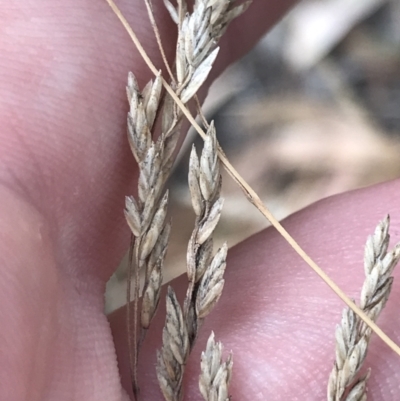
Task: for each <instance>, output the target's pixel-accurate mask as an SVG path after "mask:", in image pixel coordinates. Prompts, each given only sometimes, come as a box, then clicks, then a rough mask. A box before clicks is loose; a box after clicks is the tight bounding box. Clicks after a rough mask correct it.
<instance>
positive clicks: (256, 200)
mask: <svg viewBox="0 0 400 401" xmlns="http://www.w3.org/2000/svg"><path fill="white" fill-rule="evenodd" d="M106 1H107V3H108V4H109V5H110V7H111V9H112V10H113V12H114V13H115V15H116V16H117V17H118V19H119V20H120V21H121V24H122V25H123V26H124V28H125V30H126V31H127V33H128V34H129V36H130V37H131V39H132V42H133V43H134V44H135V46H136V48H137V49H138V51H139V53H140V55H141V56H142V58H143V60H144V61H145V63H146V64H147V65H148V67H149V69H150V70H151V71H152V72H153V73H154V74H157V73H158V71H157V69H156V67H155V66H154V64H153V63H152V61H151V60H150V58H149V56H148V55H147V53H146V51H145V50H144V48H143V46H142V45H141V43H140V41H139V39H138V38H137V36H136V34H135V32H134V31H133V29H132V27H131V26H130V25H129V23H128V21H127V20H126V19H125V17H124V16H123V15H122V13H121V11H120V10H119V9H118V7H117V6H116V4H115V3H114V1H113V0H106ZM162 84H163V86H164V88H165V89H166V90H167V92H168V93H169V95H170V96H171V97H172V99H173V100H174V102H175V103H176V104H177V105H178V106H179V108H180V109H181V110H182V112H183V114H184V115H185V116H186V118H187V119H188V120H189V122H190V123H191V125H192V126H193V127H194V128H195V129H196V131H197V132H198V133H199V135H200V136H201V137H202V138H203V139H205V138H206V134H205V132H204V131H203V130H202V129H201V127H200V126H199V124H197V122H196V120H195V119H194V118H193V116H192V115H191V113H190V111H189V110H188V109H187V108H186V107H185V105H184V104H183V103H182V102H181V101H180V99H179V97H178V96H177V95H176V93H175V91H174V90H173V89H172V88H171V86H170V85H168V83H167V82H166V81H165V80H163V81H162ZM218 157H219V158H220V160H221V163H222V164H223V166H224V167H225V169H226V171H227V173H228V174H229V175H230V176H231V177H232V179H233V180H234V181H235V182H236V183H237V184H238V186H239V187H240V188H241V189H242V191H243V193H244V194H245V196H246V197H247V198H248V200H249V201H250V202H251V203H252V204H253V205H254V206H255V207H256V208H257V209H258V210H259V211H260V213H261V214H262V215H263V216H264V217H265V218H266V219H267V220H268V221H269V222H270V223H271V224H272V225H273V226H274V227H275V229H276V230H277V231H278V232H279V233H280V234H281V236H282V237H283V238H284V239H285V240H286V241H287V242H288V243H289V245H290V246H291V247H292V248H293V249H294V250H295V252H296V253H297V254H298V255H299V256H300V257H301V258H302V259H303V260H304V261H305V262H306V263H307V264H308V265H309V266H310V267H311V268H312V269H313V270H314V271H315V273H316V274H317V275H318V276H319V277H320V278H321V279H322V280H323V281H324V282H325V283H326V284H327V285H328V286H329V287H330V288H331V290H332V291H333V292H334V293H335V294H336V295H337V296H338V297H339V298H340V299H341V300H342V301H343V302H344V303H345V304H346V305H347V306H348V307H349V308H350V309H352V310H353V311H354V313H356V314H357V315H358V316H359V317H360V318H361V319H362V320H363V321H364V322H365V323H366V324H367V325H368V326H369V327H370V328H371V330H372V331H373V332H374V333H375V334H376V335H377V336H378V337H379V338H380V339H381V340H382V341H383V342H384V343H385V344H386V345H387V346H388V347H390V348H391V349H392V350H393V351H394V352H395V353H396V354H397V355H399V356H400V347H399V346H398V345H397V344H396V343H395V342H394V341H393V340H392V339H391V338H390V337H389V336H388V335H387V334H385V333H384V331H383V330H382V329H381V328H379V326H378V325H376V324H375V323H374V322H373V321H372V320H371V319H370V318H369V317H368V316H367V315H366V314H365V313H364V312H363V311H362V310H361V309H360V308H359V307H358V306H357V305H356V304H355V303H354V302H353V301H352V300H351V299H350V298H349V297H348V296H347V295H346V294H345V293H344V292H343V291H342V290H341V289H340V288H339V286H338V285H337V284H336V283H335V282H334V281H333V280H332V279H331V278H330V277H329V276H328V275H327V274H326V273H325V272H324V271H323V270H322V268H321V267H320V266H318V265H317V263H315V262H314V261H313V260H312V259H311V258H310V256H309V255H308V254H307V253H306V252H305V251H304V250H303V249H302V248H301V247H300V245H299V244H298V243H297V242H296V241H295V239H294V238H293V237H292V236H291V235H290V234H289V233H288V232H287V231H286V230H285V228H284V227H283V226H282V225H281V224H280V223H279V221H278V220H277V219H276V218H275V216H274V215H273V214H272V213H271V212H270V211H269V209H268V208H267V207H266V206H265V205H264V204H263V202H262V201H261V199H260V197H259V196H258V195H257V193H256V192H255V191H254V190H253V189H252V188H251V186H250V185H249V184H248V183H247V182H246V181H245V180H244V179H243V177H241V175H240V174H239V173H238V172H237V171H236V169H235V168H234V167H233V166H232V164H231V163H230V162H229V160H228V159H227V157H226V156H225V154H224V152H223V151H222V149H221V148H218Z"/></svg>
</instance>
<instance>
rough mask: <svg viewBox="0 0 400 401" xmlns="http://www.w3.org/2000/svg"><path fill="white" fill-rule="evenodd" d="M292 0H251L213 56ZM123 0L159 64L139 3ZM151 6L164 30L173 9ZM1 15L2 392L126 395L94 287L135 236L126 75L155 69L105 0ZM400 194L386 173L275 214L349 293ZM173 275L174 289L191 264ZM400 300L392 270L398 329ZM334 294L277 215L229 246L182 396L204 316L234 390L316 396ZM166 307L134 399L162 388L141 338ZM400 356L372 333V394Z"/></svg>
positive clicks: (116, 399)
mask: <svg viewBox="0 0 400 401" xmlns="http://www.w3.org/2000/svg"><path fill="white" fill-rule="evenodd" d="M155 3H157V4H160V3H161V2H155ZM291 3H292V1H289V0H287V1H281V0H271V1H268V2H265V1H264V0H258V1H255V4H254V5H253V6H252V8H250V10H249V12H248V13H247V14H246V15H244V16H243V17H242V18H241V20H240V21H237V22H236V23H235V24H234V25H233V26H232V29H231V30H230V31H229V36H228V37H227V38H226V39H225V40H224V42H223V50H222V52H221V54H220V58H219V61H218V66H217V67H216V70H217V72H221V71H222V69H223V68H224V67H225V66H226V65H228V64H229V63H230V62H231V61H232V60H234V59H236V58H237V57H239V56H240V55H241V54H243V53H244V52H245V51H246V50H247V49H249V48H250V47H251V45H252V44H253V43H254V42H255V40H256V39H257V38H258V37H259V36H260V35H261V34H262V32H264V31H265V30H267V29H268V28H269V27H270V26H271V25H272V24H273V23H274V22H275V21H276V20H277V19H278V18H279V17H280V16H281V15H282V14H283V13H284V12H285V10H286V9H287V8H288V7H289V5H290V4H291ZM120 6H121V9H122V11H123V12H124V13H125V15H126V17H127V18H128V20H129V21H130V23H131V24H132V26H133V28H134V29H135V31H136V32H137V33H138V34H139V36H140V39H141V40H142V41H143V45H144V46H145V48H146V49H147V51H148V52H149V54H150V56H152V58H153V60H154V62H155V64H156V65H158V66H161V62H160V58H159V56H158V51H157V49H156V46H155V42H154V40H153V35H152V32H151V29H150V27H149V25H148V23H147V19H146V14H145V8H144V5H143V3H142V2H141V1H140V0H131V1H130V2H127V1H125V2H120ZM156 11H157V12H156V14H157V18H158V20H160V21H161V23H160V30H161V33H162V36H163V38H165V39H164V41H165V43H167V42H168V38H172V32H173V25H172V24H171V23H170V22H168V17H167V15H166V14H165V12H164V11H162V7H161V8H160V9H156ZM0 15H1V16H2V18H1V20H2V23H1V25H0V30H1V33H0V37H1V40H0V54H1V70H0V71H1V74H0V102H1V107H0V127H1V129H0V163H1V168H0V179H1V180H0V182H1V184H0V202H1V214H0V237H1V239H0V248H1V251H0V257H1V270H0V272H1V274H0V299H1V308H0V399H2V400H9V401H25V400H26V401H28V400H29V401H37V400H40V401H47V400H58V401H64V400H85V401H98V400H106V401H122V400H124V401H126V400H128V399H129V398H128V395H127V392H126V389H129V378H128V370H127V364H126V360H127V358H126V344H127V342H126V333H125V319H124V311H117V312H116V313H115V314H114V315H112V316H110V317H109V318H107V317H106V316H104V314H103V303H104V300H103V293H104V286H105V283H106V281H107V279H108V278H109V277H110V275H111V274H112V272H113V270H114V269H115V267H116V266H117V264H118V262H119V260H120V258H121V256H122V254H123V252H124V251H125V250H126V248H127V246H128V243H129V232H128V229H127V226H126V224H125V223H124V218H123V213H122V210H123V204H124V196H125V195H127V194H131V193H133V192H134V191H135V181H136V176H137V168H136V166H135V164H134V162H133V157H132V156H131V154H130V151H129V148H128V146H127V140H126V134H125V120H126V112H127V104H126V100H125V92H124V90H125V88H124V86H125V82H126V76H127V72H128V71H129V70H132V71H134V72H135V74H136V75H137V76H138V78H139V81H140V83H141V84H143V83H145V82H146V81H147V80H148V79H150V77H151V74H150V72H149V71H148V69H147V67H146V66H145V65H144V63H143V62H142V61H141V60H140V57H139V56H138V53H137V52H136V51H135V49H134V47H133V45H132V44H131V42H130V41H129V38H128V36H127V35H126V33H125V32H124V30H123V28H122V27H121V26H120V24H119V22H118V20H117V19H116V18H115V16H114V15H113V14H112V12H111V9H110V8H109V7H108V5H107V4H106V3H105V2H102V1H98V2H93V1H89V0H71V1H69V2H61V1H59V2H57V1H55V2H54V1H52V2H50V1H46V0H36V1H28V0H25V1H24V2H21V1H15V0H14V1H8V2H3V3H2V4H1V6H0ZM171 50H172V48H171V47H168V46H166V51H167V54H169V55H171ZM399 205H400V181H393V182H389V183H385V184H382V185H379V186H375V187H372V188H367V189H364V190H361V191H357V192H352V193H348V194H344V195H340V196H337V197H334V198H330V199H327V200H325V201H322V202H319V203H317V204H315V205H312V206H310V207H309V208H307V209H306V210H304V211H301V212H300V213H297V214H296V215H294V216H292V217H290V218H289V219H287V220H286V221H284V226H285V227H286V228H287V229H288V230H289V232H291V233H292V235H293V236H294V237H295V238H296V239H297V240H298V241H299V243H300V244H301V245H302V246H303V247H304V248H305V250H306V251H307V252H308V253H309V254H310V255H311V256H312V257H313V258H314V259H315V260H316V261H317V262H319V263H320V264H321V266H322V267H323V268H324V269H325V270H326V271H327V272H328V274H330V275H331V276H332V278H333V279H334V280H335V281H336V282H337V283H338V284H339V285H340V286H341V287H342V288H343V289H344V290H345V291H346V292H347V293H348V294H349V295H351V296H352V297H357V296H358V293H359V289H360V287H361V283H362V281H363V268H362V258H363V246H364V243H365V240H366V237H367V235H368V234H370V233H371V232H372V231H373V229H374V227H375V225H376V224H377V223H378V221H379V220H380V219H381V218H383V216H384V215H385V214H386V213H390V214H391V216H392V225H391V233H392V240H393V241H392V242H396V241H399V240H400V208H399ZM260 218H261V216H260ZM395 275H396V276H398V274H395ZM173 285H174V286H175V287H176V288H180V290H178V292H179V291H180V292H181V293H183V291H184V289H185V279H184V278H181V279H179V280H178V281H176V282H174V283H173ZM399 302H400V290H399V285H398V284H397V281H396V282H395V284H394V287H393V293H392V296H391V299H390V301H389V304H388V306H387V308H386V310H385V311H384V313H383V315H382V317H381V319H380V321H379V322H380V324H381V326H382V328H383V329H384V330H385V331H386V332H387V334H389V336H390V337H392V338H393V339H394V340H395V341H397V342H398V341H399V339H400V322H399V319H398V313H397V308H396V305H398V303H399ZM342 307H343V305H342V303H341V302H340V301H339V300H338V298H337V297H336V296H335V295H334V294H333V293H332V292H331V291H330V290H329V289H328V287H327V286H326V285H325V284H323V283H322V282H321V281H320V279H319V278H318V277H317V276H316V275H315V274H314V273H313V272H312V271H311V270H310V269H309V268H308V267H307V266H306V265H305V264H304V263H303V262H302V261H301V260H300V259H299V258H298V256H296V254H295V253H294V252H293V251H292V250H291V249H290V248H289V247H288V245H287V244H286V243H285V242H284V241H283V240H282V239H281V238H280V237H279V235H278V234H277V233H276V232H275V231H274V230H273V229H268V230H265V231H263V232H261V233H260V234H258V235H257V236H255V237H252V238H250V239H249V240H247V241H245V242H244V243H242V244H241V245H239V246H237V247H235V248H233V249H232V250H230V252H229V258H228V269H227V273H226V287H225V290H224V294H223V296H222V298H221V300H220V302H219V304H218V306H217V308H216V310H215V311H214V312H213V313H212V315H211V316H210V317H209V318H207V321H206V323H205V324H204V326H203V327H202V331H201V335H200V337H199V340H198V347H197V348H196V350H195V352H194V355H193V358H191V362H190V363H189V365H188V370H187V373H188V380H187V388H186V394H190V396H189V395H188V396H187V399H190V400H200V395H199V393H198V391H197V376H198V366H199V352H200V349H203V348H204V347H205V341H206V338H207V337H208V335H209V333H210V331H211V330H214V332H215V334H216V338H217V340H221V341H222V342H223V343H224V344H225V348H226V349H228V350H229V349H232V350H233V352H234V377H233V383H232V387H231V390H232V391H231V392H232V395H233V399H236V400H240V399H246V400H267V399H269V400H276V401H279V400H297V399H298V400H321V399H324V397H325V391H326V390H325V389H326V382H327V378H328V374H329V372H330V369H331V367H332V363H333V358H334V328H335V325H336V323H337V322H338V321H339V319H340V313H341V309H342ZM162 313H163V308H161V310H160V313H159V315H158V317H157V320H158V322H159V323H156V324H155V325H154V327H153V330H152V332H151V333H150V335H149V338H148V339H149V341H148V343H147V346H146V347H145V349H144V350H143V353H142V355H141V364H140V371H141V372H142V373H141V374H140V383H141V388H142V393H141V395H142V399H143V400H161V399H162V397H161V394H160V392H159V390H158V388H157V384H156V379H155V375H154V363H155V356H154V353H152V352H150V350H151V349H154V348H155V347H159V345H160V344H159V337H160V334H159V333H160V329H161V324H162V321H163V317H162ZM110 323H111V329H110ZM116 352H117V354H118V358H119V365H118V364H117V360H116ZM399 363H400V359H399V357H398V356H396V355H395V354H394V353H393V352H392V351H390V350H389V349H388V348H387V347H386V346H385V345H384V344H383V343H382V342H381V341H378V340H374V341H373V342H372V347H371V350H370V353H369V357H368V359H367V365H368V366H371V367H372V369H373V371H372V376H371V380H370V393H369V400H386V401H390V400H395V399H397V394H398V386H399V384H398V383H399V373H398V369H397V368H396V367H398V366H399ZM120 377H122V380H121V379H120ZM128 391H129V390H128Z"/></svg>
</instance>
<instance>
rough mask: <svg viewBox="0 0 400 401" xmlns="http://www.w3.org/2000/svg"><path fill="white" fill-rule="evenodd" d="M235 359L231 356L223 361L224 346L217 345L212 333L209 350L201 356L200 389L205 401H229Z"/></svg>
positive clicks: (208, 343)
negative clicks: (229, 388) (229, 387)
mask: <svg viewBox="0 0 400 401" xmlns="http://www.w3.org/2000/svg"><path fill="white" fill-rule="evenodd" d="M232 365H233V359H232V354H230V355H229V356H228V358H227V360H226V361H225V362H223V361H222V344H221V343H220V342H218V343H216V342H215V340H214V333H213V332H212V333H211V335H210V337H209V338H208V341H207V348H206V350H205V351H204V352H202V354H201V364H200V368H201V374H200V379H199V388H200V392H201V395H202V396H203V398H204V400H205V401H228V400H229V395H228V386H229V382H230V379H231V376H232Z"/></svg>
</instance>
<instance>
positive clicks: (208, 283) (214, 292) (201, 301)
mask: <svg viewBox="0 0 400 401" xmlns="http://www.w3.org/2000/svg"><path fill="white" fill-rule="evenodd" d="M227 253H228V246H227V245H226V243H225V244H224V246H223V247H222V248H221V249H220V250H219V251H218V252H217V253H216V254H215V256H214V259H213V261H212V262H211V264H210V266H209V268H208V269H207V270H206V272H205V273H204V275H203V278H202V279H201V282H200V285H199V288H198V292H197V297H196V312H197V316H198V318H199V319H204V318H205V317H206V316H207V315H208V314H209V313H210V312H211V310H212V309H213V308H214V305H215V304H216V303H217V302H218V300H219V298H220V296H221V293H222V289H223V288H224V279H223V276H224V273H225V267H226V254H227Z"/></svg>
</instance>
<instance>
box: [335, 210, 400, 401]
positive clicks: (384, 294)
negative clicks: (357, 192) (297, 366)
mask: <svg viewBox="0 0 400 401" xmlns="http://www.w3.org/2000/svg"><path fill="white" fill-rule="evenodd" d="M389 239H390V236H389V216H387V217H386V218H385V219H384V220H383V221H381V222H380V223H379V225H378V226H377V227H376V229H375V232H374V234H373V235H372V236H370V237H369V238H368V240H367V243H366V246H365V254H364V270H365V275H366V278H365V281H364V285H363V288H362V291H361V302H360V307H361V308H362V310H363V311H364V312H365V313H366V314H367V315H368V316H369V317H370V318H371V319H372V320H373V321H376V320H377V318H378V316H379V314H380V313H381V311H382V309H383V308H384V307H385V304H386V302H387V300H388V298H389V294H390V290H391V287H392V282H393V277H391V274H392V272H393V269H394V267H395V266H396V264H397V263H398V261H399V259H400V244H397V245H396V246H395V247H394V249H393V250H392V251H390V252H387V249H388V245H389ZM371 334H372V331H371V329H370V328H369V327H368V326H367V325H366V324H365V323H364V322H363V321H362V320H361V319H360V318H359V317H358V316H357V315H356V314H355V313H354V312H353V311H352V310H351V309H345V310H344V311H343V315H342V321H341V324H340V325H339V326H338V327H337V328H336V361H335V366H334V368H333V370H332V372H331V375H330V377H329V383H328V401H342V400H346V401H350V400H352V401H353V400H363V401H365V400H366V399H367V395H366V388H367V380H368V378H369V373H368V374H367V375H366V376H364V377H363V378H361V379H359V380H358V381H357V382H356V383H355V384H354V383H353V382H354V379H355V378H356V375H357V373H358V372H359V370H360V369H361V367H362V364H363V362H364V359H365V357H366V355H367V350H368V344H369V340H370V338H371ZM346 392H348V394H347V396H346Z"/></svg>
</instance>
